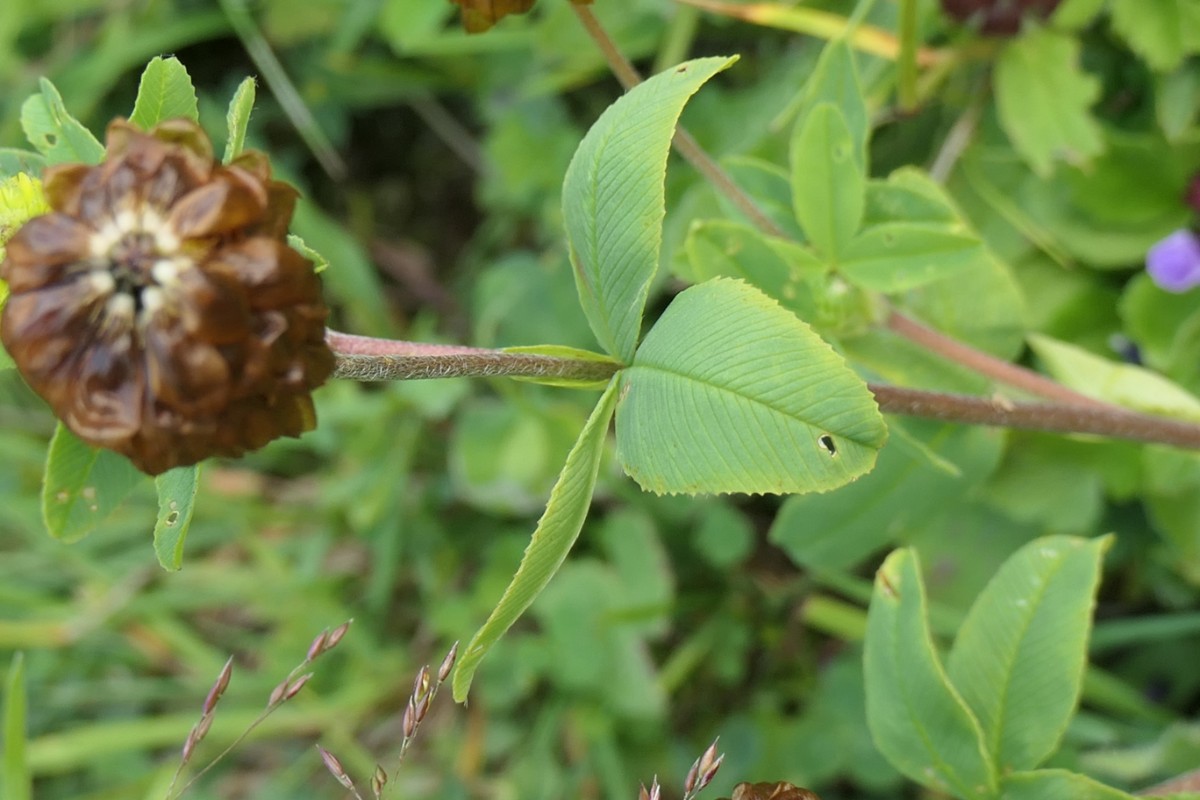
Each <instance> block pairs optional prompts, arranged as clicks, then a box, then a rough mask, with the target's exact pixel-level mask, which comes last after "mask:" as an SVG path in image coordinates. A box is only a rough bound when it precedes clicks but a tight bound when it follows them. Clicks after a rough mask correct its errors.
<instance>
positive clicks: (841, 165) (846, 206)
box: [791, 103, 867, 263]
mask: <svg viewBox="0 0 1200 800" xmlns="http://www.w3.org/2000/svg"><path fill="white" fill-rule="evenodd" d="M857 146H858V145H857V144H856V143H855V140H854V134H853V133H852V132H851V130H850V127H849V125H847V123H846V118H845V116H843V114H842V112H841V111H840V110H839V109H838V107H837V106H835V105H833V104H832V103H820V104H818V105H817V107H816V108H814V109H813V110H812V112H811V113H810V114H809V115H808V116H807V117H806V118H805V119H804V120H803V122H802V123H801V124H800V125H799V126H797V128H796V132H795V134H794V136H793V137H792V145H791V162H792V204H793V206H794V207H795V211H796V220H797V221H798V222H799V223H800V227H801V228H803V229H804V235H805V236H807V237H808V240H809V241H810V242H812V245H813V247H815V248H816V249H817V251H818V252H819V253H821V255H823V256H824V257H825V258H826V259H828V260H829V261H831V262H834V263H836V262H837V261H839V260H840V258H841V254H842V251H843V250H844V249H845V248H846V245H847V244H848V243H849V242H850V237H852V236H853V235H854V232H855V231H857V230H858V226H859V223H861V221H862V214H863V206H864V202H865V201H864V198H865V192H866V182H867V176H866V169H865V167H864V165H863V162H862V160H861V159H860V158H859V157H858V153H857V152H856V148H857Z"/></svg>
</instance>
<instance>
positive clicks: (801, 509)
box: [769, 420, 1005, 570]
mask: <svg viewBox="0 0 1200 800" xmlns="http://www.w3.org/2000/svg"><path fill="white" fill-rule="evenodd" d="M907 422H908V425H909V427H911V428H912V429H914V430H916V431H918V432H919V437H920V438H917V437H916V436H913V437H912V438H911V440H906V439H905V438H904V437H903V436H898V435H897V432H898V430H903V429H898V428H897V427H896V425H895V424H894V423H893V424H892V425H891V426H890V428H891V436H890V438H889V444H888V447H885V448H884V449H883V451H882V452H881V453H880V454H879V460H878V462H877V464H876V465H875V469H873V470H872V471H871V473H870V474H869V475H864V476H863V477H862V478H860V479H858V480H857V481H855V482H854V483H852V484H850V485H849V486H844V487H842V488H841V489H839V490H838V491H836V492H829V493H827V494H810V495H799V496H796V497H789V498H788V499H787V500H786V501H785V502H784V504H783V506H782V507H781V508H780V510H779V513H778V514H776V516H775V520H774V522H773V523H772V524H771V529H770V534H769V538H770V540H771V542H772V543H773V544H775V545H776V546H778V547H780V548H782V549H783V551H784V552H785V553H787V554H788V557H789V558H791V559H792V561H793V562H795V563H796V564H800V565H803V566H805V567H807V568H809V569H816V570H839V569H843V570H844V569H849V568H852V567H853V566H854V565H856V564H858V563H860V562H861V561H862V560H863V558H865V557H866V556H867V555H869V554H870V553H872V552H874V551H875V550H878V549H881V548H883V547H884V546H885V545H887V544H889V543H891V542H895V541H897V540H899V541H904V540H905V537H906V535H911V534H912V532H913V531H915V530H919V529H921V528H922V527H923V526H925V525H927V524H928V522H929V520H930V519H933V518H935V517H937V516H938V515H939V514H944V513H946V512H947V510H950V513H953V510H952V509H954V508H955V507H957V506H959V505H960V504H961V503H962V502H963V501H962V498H963V497H964V496H965V495H967V494H968V493H969V492H971V491H972V490H973V489H974V488H975V487H977V486H978V485H979V484H980V483H981V482H982V481H983V480H984V479H985V478H986V477H987V476H988V475H989V474H991V473H992V472H993V471H994V470H995V468H996V465H997V464H998V463H999V461H1000V456H1001V453H1002V451H1003V447H1004V439H1005V437H1004V435H1003V434H1002V433H1000V432H998V431H996V430H994V429H988V428H972V427H969V426H963V425H937V424H933V423H929V422H926V421H923V420H922V421H917V420H909V421H907ZM922 447H927V448H928V450H931V451H934V452H933V453H929V454H926V453H925V452H922V450H921V449H920V448H922ZM930 455H934V457H944V459H945V460H947V461H949V462H950V463H951V464H952V465H954V466H955V467H957V468H959V470H960V471H959V472H957V473H951V472H947V470H946V469H945V468H944V467H942V466H941V465H939V464H938V463H937V462H931V460H930V457H929V456H930Z"/></svg>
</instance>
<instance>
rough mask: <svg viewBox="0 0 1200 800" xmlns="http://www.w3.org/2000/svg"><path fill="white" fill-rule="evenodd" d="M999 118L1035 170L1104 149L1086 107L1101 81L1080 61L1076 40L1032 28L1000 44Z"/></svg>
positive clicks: (1079, 159) (1048, 169) (1081, 161)
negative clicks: (1086, 71)
mask: <svg viewBox="0 0 1200 800" xmlns="http://www.w3.org/2000/svg"><path fill="white" fill-rule="evenodd" d="M995 86H996V107H997V111H998V112H999V115H1000V124H1001V126H1002V127H1003V128H1004V130H1005V132H1006V133H1008V136H1009V138H1010V139H1012V143H1013V146H1014V147H1016V149H1017V151H1018V152H1019V153H1020V154H1021V156H1022V157H1023V158H1024V159H1025V160H1026V161H1028V162H1029V165H1030V166H1031V167H1033V170H1034V171H1035V172H1036V173H1038V175H1040V176H1042V177H1046V176H1048V175H1049V174H1050V172H1051V171H1052V169H1053V166H1054V162H1055V161H1057V160H1062V161H1066V162H1068V163H1070V164H1084V163H1086V162H1087V161H1088V160H1089V159H1090V158H1092V156H1095V155H1098V154H1099V153H1100V152H1101V151H1102V150H1103V149H1104V140H1103V138H1102V137H1101V134H1100V126H1099V125H1098V124H1097V123H1096V120H1095V119H1093V118H1092V115H1091V113H1089V111H1088V109H1089V108H1090V107H1091V105H1092V103H1094V102H1095V101H1096V100H1097V99H1098V98H1099V97H1100V81H1099V80H1098V79H1097V78H1094V77H1092V76H1090V75H1088V74H1087V73H1085V72H1084V71H1083V70H1082V69H1081V68H1080V66H1079V42H1078V41H1077V40H1076V39H1074V38H1073V37H1071V36H1069V35H1067V34H1062V33H1057V32H1054V31H1050V30H1046V29H1042V28H1031V29H1027V30H1026V32H1025V33H1024V34H1022V35H1021V36H1020V37H1019V38H1018V39H1016V40H1014V41H1013V42H1012V43H1011V44H1009V45H1008V46H1007V47H1005V48H1004V51H1003V52H1002V53H1001V54H1000V58H999V59H998V60H997V62H996V77H995Z"/></svg>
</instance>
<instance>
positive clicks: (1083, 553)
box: [946, 536, 1112, 797]
mask: <svg viewBox="0 0 1200 800" xmlns="http://www.w3.org/2000/svg"><path fill="white" fill-rule="evenodd" d="M1111 544H1112V538H1111V537H1103V538H1100V539H1090V540H1089V539H1079V538H1076V537H1071V536H1047V537H1044V538H1041V539H1036V540H1034V541H1032V542H1030V543H1029V544H1027V545H1025V546H1024V547H1022V548H1021V549H1020V550H1018V551H1017V552H1016V553H1014V554H1013V555H1012V556H1011V557H1009V559H1008V560H1007V561H1005V562H1004V564H1003V565H1002V566H1001V567H1000V569H999V570H998V571H997V572H996V574H995V576H994V577H993V578H992V580H991V581H990V582H989V583H988V585H987V587H986V588H985V589H984V590H983V592H981V593H980V595H979V597H978V598H976V600H975V603H974V604H973V605H972V606H971V610H970V612H968V614H967V618H966V620H965V621H964V622H963V624H962V627H961V628H960V629H959V632H958V637H957V638H956V639H955V641H954V647H953V648H952V649H951V651H950V655H949V656H948V658H947V660H946V666H947V671H948V672H949V675H950V680H951V682H952V683H953V684H954V687H955V688H956V689H958V691H959V692H960V693H961V694H962V697H963V699H964V700H965V701H966V702H967V705H968V706H970V707H971V710H972V711H974V712H975V716H976V717H977V718H978V719H979V723H980V726H981V727H982V729H983V736H984V743H985V746H986V748H987V750H988V753H989V754H990V755H991V757H992V759H993V761H994V762H995V764H996V766H997V768H998V769H999V770H1000V771H1001V772H1002V773H1008V772H1015V771H1019V770H1027V769H1033V768H1034V767H1036V766H1037V765H1038V764H1040V763H1042V762H1043V761H1045V760H1046V758H1048V757H1049V756H1050V755H1051V754H1052V753H1053V752H1054V750H1055V749H1056V748H1057V747H1058V743H1059V741H1060V740H1061V739H1062V736H1063V733H1065V732H1066V729H1067V723H1068V722H1070V720H1071V716H1072V715H1073V714H1074V712H1075V705H1076V703H1077V702H1078V701H1079V692H1080V689H1081V687H1082V684H1083V673H1084V669H1085V668H1086V666H1087V642H1088V634H1089V633H1090V632H1091V628H1092V612H1093V609H1094V607H1095V603H1096V589H1097V587H1098V586H1099V584H1100V566H1101V564H1100V562H1101V559H1102V558H1103V556H1104V552H1105V551H1106V550H1107V549H1108V548H1109V546H1110V545H1111ZM1063 796H1066V795H1063ZM1071 796H1072V797H1073V796H1074V795H1071Z"/></svg>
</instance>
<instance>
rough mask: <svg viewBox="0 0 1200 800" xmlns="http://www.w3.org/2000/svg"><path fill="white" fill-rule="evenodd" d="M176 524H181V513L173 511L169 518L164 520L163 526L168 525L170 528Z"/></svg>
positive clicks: (168, 515)
mask: <svg viewBox="0 0 1200 800" xmlns="http://www.w3.org/2000/svg"><path fill="white" fill-rule="evenodd" d="M176 522H179V512H178V511H172V512H171V513H170V514H167V516H166V517H165V518H164V519H163V524H164V525H166V526H167V527H168V528H169V527H171V526H172V525H174V524H175V523H176Z"/></svg>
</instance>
